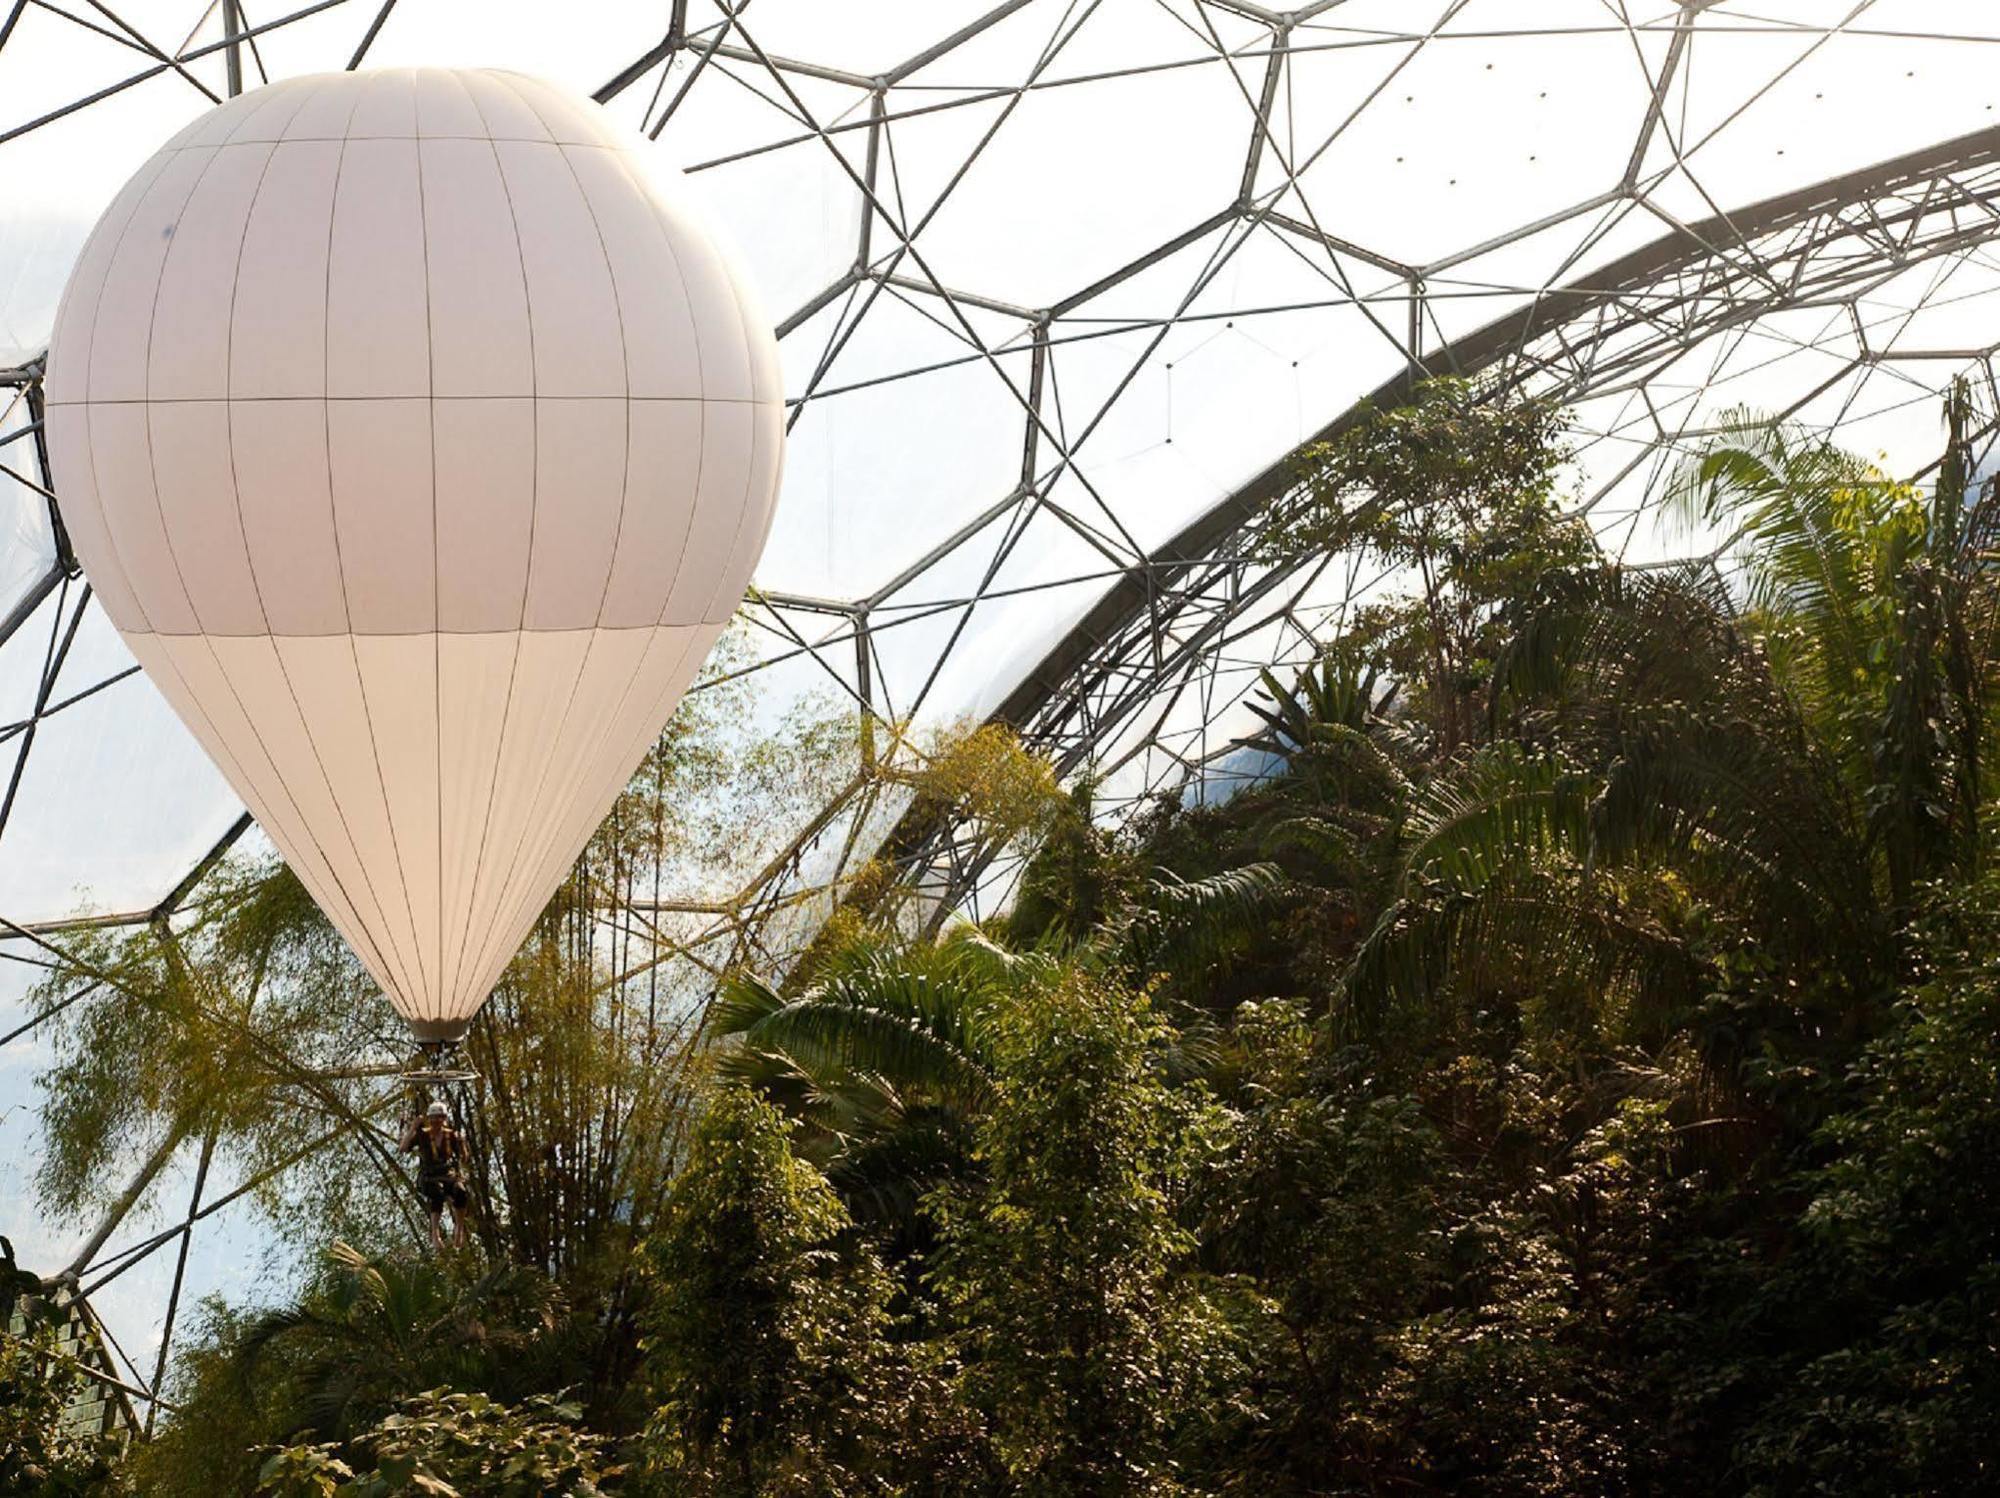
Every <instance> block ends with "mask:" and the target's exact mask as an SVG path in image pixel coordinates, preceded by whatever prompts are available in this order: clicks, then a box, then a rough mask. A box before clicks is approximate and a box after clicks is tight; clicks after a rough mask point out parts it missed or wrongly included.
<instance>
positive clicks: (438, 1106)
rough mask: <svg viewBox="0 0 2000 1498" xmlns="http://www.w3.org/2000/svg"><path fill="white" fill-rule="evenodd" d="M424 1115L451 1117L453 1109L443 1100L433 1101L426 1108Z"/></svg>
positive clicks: (427, 1116) (429, 1116)
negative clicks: (442, 1101)
mask: <svg viewBox="0 0 2000 1498" xmlns="http://www.w3.org/2000/svg"><path fill="white" fill-rule="evenodd" d="M424 1117H426V1118H449V1117H451V1111H450V1110H449V1109H448V1108H446V1107H445V1105H444V1104H443V1103H441V1102H437V1103H432V1104H431V1105H430V1107H428V1108H426V1109H424Z"/></svg>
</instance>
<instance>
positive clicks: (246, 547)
mask: <svg viewBox="0 0 2000 1498" xmlns="http://www.w3.org/2000/svg"><path fill="white" fill-rule="evenodd" d="M293 113H294V114H296V113H297V110H296V109H295V110H294V111H293ZM261 144H263V142H261V141H258V142H246V143H245V145H246V147H248V146H250V145H261ZM282 144H283V142H281V141H273V142H271V145H270V150H269V151H268V152H266V154H265V157H264V166H263V169H262V170H261V171H259V172H258V174H257V185H256V186H255V187H254V188H252V189H251V192H250V202H249V205H248V206H247V207H246V208H245V209H244V211H243V233H242V235H241V236H240V237H239V238H238V239H237V241H236V262H235V270H234V272H233V274H232V277H231V280H230V285H229V316H228V320H227V323H226V325H225V327H224V330H223V331H224V338H223V347H222V392H223V400H222V419H223V433H224V445H225V447H226V449H227V451H228V454H229V484H230V492H231V495H232V497H233V498H234V499H235V501H236V527H237V532H238V534H239V535H240V536H241V537H242V539H243V562H244V568H245V570H246V571H247V572H248V573H249V574H250V590H251V592H252V593H253V594H254V595H255V596H256V599H257V612H258V613H259V615H261V616H262V618H263V620H264V630H265V633H266V634H267V635H271V636H275V635H276V634H277V629H276V627H275V626H274V625H273V624H272V622H271V616H270V611H269V609H268V608H266V606H265V604H264V588H263V584H262V583H261V582H260V581H259V580H258V577H257V566H256V561H255V559H254V558H253V557H252V556H251V555H250V536H249V531H248V529H247V527H246V526H245V524H244V518H243V488H242V484H241V483H240V481H239V480H238V478H237V473H236V407H235V402H234V401H233V400H231V398H230V392H231V391H232V389H233V388H234V376H235V358H236V293H237V288H238V286H239V285H240V284H241V281H242V276H243V251H244V247H245V246H246V245H247V244H248V243H249V240H250V221H251V220H252V219H253V218H255V217H256V214H257V202H258V200H259V199H260V198H261V197H262V196H263V193H264V183H265V182H266V181H267V180H268V179H269V177H270V174H271V164H272V162H274V161H276V160H277V156H278V149H279V147H280V146H281V145H282ZM331 214H332V207H331V204H329V206H328V216H329V219H330V218H331ZM330 486H331V475H330V474H329V493H331V487H330ZM205 639H206V637H204V640H205ZM208 649H209V654H210V655H211V656H214V655H215V647H214V645H213V644H209V646H208ZM271 653H272V655H273V656H274V657H276V658H277V659H278V662H279V670H280V672H281V673H282V672H283V671H284V662H283V657H282V656H280V655H279V654H278V650H277V647H276V645H275V644H274V645H273V646H272V649H271ZM215 664H216V674H217V675H218V676H219V677H221V679H222V681H223V684H224V685H225V686H227V687H228V688H229V694H230V696H232V697H234V698H235V699H236V707H237V711H238V712H241V713H242V714H243V721H244V723H245V724H246V725H247V726H248V727H249V729H250V733H251V737H252V738H254V739H255V740H256V741H257V747H258V749H259V750H260V751H261V752H262V753H263V755H264V758H265V761H266V762H267V763H268V764H269V765H270V766H271V770H272V773H273V775H274V776H275V777H276V788H277V790H278V792H280V793H282V794H283V795H284V797H285V799H286V801H288V802H289V803H290V804H291V808H292V815H293V817H294V818H295V819H296V821H297V824H298V826H299V828H300V829H301V831H302V832H303V833H304V835H305V839H306V841H307V842H308V843H309V844H310V845H311V848H312V851H313V853H314V854H315V855H316V856H317V857H318V858H319V860H320V862H321V863H323V864H324V865H325V866H326V871H327V876H328V877H329V878H330V879H331V880H332V881H333V885H334V888H335V889H337V890H339V891H340V897H341V899H343V900H344V901H345V902H346V903H347V906H348V908H349V909H350V910H351V911H352V912H353V913H354V916H355V919H356V920H357V921H359V920H360V916H361V906H360V904H359V902H358V901H356V900H355V898H354V896H353V895H352V894H350V893H349V892H348V889H347V885H346V882H345V881H344V880H342V879H341V877H340V870H339V869H338V868H337V867H336V866H335V864H334V861H333V860H332V859H331V858H329V857H328V856H327V853H326V850H325V849H324V848H322V847H321V846H320V845H319V839H318V838H316V837H314V836H313V835H312V824H311V822H310V821H309V820H308V819H307V818H306V816H305V815H304V813H303V812H302V811H301V810H300V809H299V806H298V803H297V801H296V800H294V799H293V798H292V796H291V793H290V791H289V790H288V789H287V788H286V786H285V783H284V775H283V773H282V772H281V771H279V769H278V761H277V759H276V758H275V757H274V756H273V755H272V753H271V747H270V745H268V744H266V743H265V742H264V736H263V734H262V733H261V732H260V731H259V730H258V728H257V725H256V721H255V720H254V719H253V718H252V717H251V716H250V714H249V713H248V712H246V711H244V708H243V699H242V697H241V696H240V695H239V694H238V693H237V691H236V687H235V683H234V682H232V681H230V680H229V674H228V672H226V671H224V670H223V669H222V661H221V658H220V657H219V656H217V657H216V661H215ZM286 682H287V686H288V687H289V684H290V676H289V675H288V674H287V675H286ZM204 716H206V714H204ZM301 721H302V722H303V717H302V718H301ZM246 778H247V777H246ZM332 789H333V788H332V786H331V785H329V786H328V787H327V790H328V795H329V797H330V798H331V799H333V800H334V803H335V805H336V806H338V804H339V802H338V798H334V797H332ZM267 830H268V829H267ZM352 841H353V839H352V837H351V835H350V837H349V842H350V844H351V843H352ZM354 851H355V864H356V865H357V866H361V858H360V853H359V850H358V849H356V850H354ZM370 894H371V897H372V895H373V891H372V890H371V891H370ZM368 945H369V946H370V947H373V946H374V945H375V944H374V942H373V941H372V940H370V941H369V943H368ZM375 957H376V961H377V962H381V963H382V965H383V966H384V967H385V968H386V967H387V966H388V963H387V962H385V961H383V958H382V955H381V953H380V951H379V950H378V951H376V954H375Z"/></svg>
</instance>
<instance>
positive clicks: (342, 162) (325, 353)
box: [271, 83, 409, 1003]
mask: <svg viewBox="0 0 2000 1498" xmlns="http://www.w3.org/2000/svg"><path fill="white" fill-rule="evenodd" d="M332 86H333V85H332V84H330V83H329V84H322V85H321V86H320V92H322V93H324V92H325V91H326V90H327V89H328V88H330V87H332ZM359 104H360V100H359V98H357V99H356V100H355V101H354V103H352V104H349V105H348V107H347V119H346V121H345V122H344V123H343V124H342V126H341V133H340V143H339V150H338V152H337V154H336V155H335V157H334V167H333V191H332V193H331V194H330V195H329V197H328V200H327V213H326V284H325V291H324V294H323V296H322V298H321V308H320V317H321V333H320V413H321V417H322V419H323V420H324V422H325V437H326V506H327V522H328V526H329V529H330V530H331V533H332V536H333V557H334V578H335V581H336V582H337V583H338V584H339V586H340V617H341V620H342V622H343V623H345V625H346V626H347V628H346V630H345V633H346V634H347V636H348V637H349V639H350V640H352V638H353V635H354V614H353V611H352V609H351V608H350V607H349V605H348V601H347V566H346V560H345V558H344V557H342V555H341V549H340V506H339V501H338V500H337V499H336V498H335V496H334V481H333V403H332V400H331V398H330V397H331V394H332V381H333V226H334V223H335V221H336V220H337V219H338V218H339V216H340V179H341V176H342V174H343V173H344V171H345V170H346V167H347V131H348V129H349V128H351V127H352V125H353V123H354V111H355V109H356V108H357V107H358V106H359ZM300 107H301V108H303V107H304V106H303V105H301V106H300ZM271 655H272V658H273V659H274V660H276V661H277V663H278V675H279V676H280V677H281V678H282V679H283V681H284V683H285V690H286V692H287V693H289V694H290V696H291V699H292V711H293V712H294V713H296V714H298V719H299V727H300V729H301V730H302V731H303V732H304V734H305V740H306V744H307V746H308V747H309V748H310V749H311V750H312V755H313V764H314V765H315V766H316V767H317V768H318V770H319V776H320V780H321V782H322V783H323V784H324V785H325V786H326V798H327V801H328V802H329V803H330V804H331V805H332V807H333V813H334V816H335V817H336V818H338V819H339V822H340V830H341V832H342V833H344V834H345V835H346V838H347V847H348V851H349V852H351V853H352V854H353V855H354V866H355V867H356V868H357V869H359V870H360V871H361V882H362V883H363V884H364V885H366V886H367V889H368V899H369V903H370V904H372V905H373V906H374V907H375V914H376V916H377V917H378V918H379V919H380V920H381V922H382V942H383V945H384V946H385V947H386V948H387V949H388V950H389V951H391V952H393V953H394V954H395V956H396V961H395V963H394V964H393V965H392V964H390V963H388V962H387V961H386V960H385V962H384V966H393V968H394V970H395V972H396V976H397V977H398V978H399V979H400V980H401V981H402V982H403V983H404V984H405V985H407V984H408V983H409V970H408V962H407V959H405V958H404V957H403V954H402V950H401V947H400V944H398V943H397V941H396V939H395V938H396V933H395V930H394V928H393V926H392V925H391V924H390V921H389V908H388V906H387V905H385V904H384V903H383V901H382V896H381V895H380V894H379V893H378V892H377V891H376V889H375V881H374V880H373V879H372V878H370V877H369V873H368V863H367V860H365V859H364V858H362V856H361V844H360V843H359V842H357V841H356V840H355V837H354V829H353V827H352V826H350V825H349V824H348V820H347V811H346V809H345V808H344V807H342V806H341V804H340V792H339V791H337V790H336V789H334V784H333V776H331V775H330V774H328V773H327V768H326V760H325V758H324V757H323V756H322V755H321V754H320V752H319V744H318V742H317V741H316V740H315V739H314V738H313V734H312V727H311V724H310V722H309V721H308V719H307V718H306V710H305V704H304V703H303V702H301V701H300V700H299V688H298V683H297V682H295V681H293V680H292V672H291V668H290V667H289V666H288V665H286V663H285V655H284V652H283V651H281V650H279V649H278V646H277V637H276V636H273V637H272V643H271ZM357 675H358V668H357ZM371 738H372V735H371ZM322 856H324V854H323V853H322ZM327 862H328V865H329V866H331V864H332V860H331V859H328V860H327ZM394 997H395V996H394V995H390V996H389V998H390V1001H391V1002H392V1003H393V1002H394Z"/></svg>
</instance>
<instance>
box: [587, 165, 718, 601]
mask: <svg viewBox="0 0 2000 1498" xmlns="http://www.w3.org/2000/svg"><path fill="white" fill-rule="evenodd" d="M629 154H630V153H629V152H627V151H614V152H612V153H611V157H612V160H613V161H614V162H616V163H617V166H618V169H619V170H620V171H621V172H623V173H624V176H625V181H626V184H627V185H628V186H629V187H630V188H631V189H632V192H633V195H634V196H636V197H637V198H638V200H639V207H640V208H641V210H642V211H643V212H644V215H645V217H646V219H647V220H648V221H649V222H650V223H651V224H652V226H653V230H654V232H655V233H657V234H658V235H659V236H660V245H661V247H662V248H663V249H665V250H666V252H667V259H668V260H670V261H672V262H673V267H674V279H675V280H676V281H678V282H679V283H680V288H681V302H682V303H683V304H684V305H685V306H686V307H687V313H688V333H689V335H690V338H691V341H692V342H693V344H694V369H695V411H696V418H697V419H696V422H695V448H694V490H693V492H692V493H691V494H690V495H689V497H688V512H687V528H686V529H685V530H683V531H682V532H681V549H680V559H679V561H677V562H676V563H675V564H674V575H673V576H672V577H671V578H669V579H668V581H667V586H666V590H665V592H664V594H663V595H662V597H661V599H660V612H659V613H658V614H657V615H656V616H655V617H654V619H653V623H654V625H655V626H659V625H663V624H665V623H666V622H667V605H668V604H669V603H671V602H672V601H673V596H674V589H675V588H677V587H678V586H680V580H681V573H682V572H683V571H684V570H685V569H686V567H687V543H688V537H690V536H692V535H693V534H694V518H695V516H696V515H697V514H698V513H700V510H701V476H702V473H703V471H704V469H705V468H706V466H707V463H708V360H707V358H706V356H705V355H704V354H703V353H702V347H701V319H700V318H699V317H697V316H696V315H695V310H694V293H693V292H692V291H690V290H689V289H688V282H687V272H686V271H684V270H682V269H681V257H680V253H679V247H678V246H677V245H675V243H674V237H673V235H672V234H670V233H668V232H667V224H666V220H665V219H663V218H661V217H660V213H659V205H658V204H656V203H655V202H654V201H653V198H652V195H651V194H650V193H648V192H647V191H646V184H645V182H644V180H643V179H641V178H640V176H639V175H638V173H637V172H636V171H634V170H633V168H632V167H631V166H630V165H628V164H627V162H626V159H625V158H626V157H627V156H628V155H629ZM695 622H696V623H700V622H701V621H700V620H696V621H695Z"/></svg>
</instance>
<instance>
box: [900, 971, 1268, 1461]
mask: <svg viewBox="0 0 2000 1498" xmlns="http://www.w3.org/2000/svg"><path fill="white" fill-rule="evenodd" d="M1166 1038H1167V1037H1166V1032H1165V1027H1164V1026H1163V1025H1162V1024H1161V1022H1160V1020H1159V1019H1158V1018H1157V1017H1156V1016H1155V1015H1154V1014H1153V1013H1152V1012H1151V1009H1150V1006H1149V1005H1148V1003H1147V1001H1146V999H1145V997H1144V996H1143V995H1141V994H1139V993H1136V992H1133V991H1132V990H1130V989H1129V988H1126V987H1125V986H1123V985H1122V984H1120V983H1118V982H1116V981H1113V980H1110V979H1107V978H1104V977H1101V976H1094V975H1091V974H1090V973H1088V972H1086V971H1084V970H1081V969H1078V968H1068V969H1065V970H1063V971H1061V972H1059V973H1058V974H1056V975H1055V976H1054V977H1052V978H1051V979H1050V980H1049V981H1047V982H1044V983H1038V984H1034V985H1031V986H1029V987H1028V988H1026V989H1025V990H1024V991H1023V992H1021V993H1020V994H1018V995H1017V996H1016V997H1015V998H1014V1000H1013V1002H1011V1003H1010V1004H1009V1005H1007V1006H1006V1007H1005V1008H1004V1009H1003V1010H1002V1011H1001V1012H1000V1014H999V1016H998V1017H997V1018H996V1020H995V1045H996V1054H997V1056H998V1059H999V1063H1000V1076H1001V1082H1000V1085H999V1090H998V1093H997V1096H996V1100H995V1103H994V1106H993V1108H992V1110H991V1111H990V1112H989V1113H988V1114H987V1115H986V1116H985V1118H984V1119H983V1120H982V1121H981V1123H980V1126H979V1129H978V1143H977V1146H976V1149H975V1151H974V1158H975V1160H976V1162H977V1164H978V1166H979V1168H980V1175H979V1179H978V1181H977V1183H976V1184H973V1185H970V1186H967V1187H963V1188H960V1189H958V1190H947V1191H944V1192H941V1193H940V1194H939V1196H938V1197H937V1198H936V1199H935V1200H934V1203H933V1207H932V1210H933V1211H934V1212H935V1213H936V1214H937V1216H938V1218H939V1221H940V1223H941V1243H940V1248H939V1254H938V1260H937V1267H936V1270H935V1272H934V1274H933V1284H934V1286H935V1289H936V1292H937V1295H938V1297H939V1300H940V1302H941V1314H942V1315H943V1316H944V1317H945V1318H946V1320H947V1321H948V1322H949V1324H951V1325H952V1326H953V1327H954V1328H955V1337H956V1340H957V1344H958V1346H959V1347H960V1348H961V1349H962V1356H963V1359H964V1365H965V1366H964V1373H963V1387H964V1391H965V1392H964V1397H965V1399H966V1402H967V1403H968V1404H969V1405H970V1406H971V1407H973V1408H975V1409H978V1410H981V1411H983V1412H985V1413H986V1415H987V1417H988V1419H989V1421H990V1425H991V1431H992V1439H993V1443H994V1446H995V1448H996V1449H997V1450H998V1452H999V1454H1000V1457H1001V1460H1002V1461H1003V1462H1004V1464H1005V1466H1006V1470H1007V1472H1008V1474H1009V1476H1010V1478H1011V1480H1012V1484H1013V1490H1015V1491H1020V1492H1033V1493H1039V1494H1048V1495H1051V1498H1059V1495H1078V1498H1080V1495H1086V1494H1088V1495H1114V1494H1126V1493H1164V1492H1171V1491H1174V1490H1176V1488H1177V1486H1178V1484H1179V1467H1180V1460H1179V1456H1180V1453H1179V1447H1180V1443H1181V1442H1182V1441H1184V1440H1186V1439H1188V1438H1190V1437H1192V1436H1193V1435H1194V1434H1195V1429H1194V1428H1195V1427H1197V1426H1199V1425H1200V1423H1201V1422H1202V1420H1203V1419H1204V1418H1205V1416H1206V1414H1207V1412H1208V1410H1209V1408H1210V1401H1211V1399H1212V1397H1213V1394H1214V1390H1215V1388H1216V1386H1217V1385H1218V1384H1221V1383H1226V1382H1227V1381H1228V1379H1229V1378H1230V1376H1231V1374H1232V1372H1233V1368H1232V1365H1231V1359H1232V1357H1233V1354H1234V1341H1233V1337H1232V1334H1231V1332H1230V1329H1229V1326H1228V1323H1227V1321H1226V1318H1225V1317H1224V1316H1223V1314H1222V1312H1221V1310H1220V1308H1219V1307H1218V1304H1217V1302H1216V1300H1215V1298H1214V1297H1213V1296H1212V1295H1211V1293H1210V1291H1209V1288H1208V1287H1207V1285H1206V1284H1205V1282H1204V1281H1203V1280H1202V1279H1201V1278H1200V1277H1199V1276H1198V1275H1196V1274H1194V1273H1193V1272H1192V1270H1193V1264H1192V1259H1193V1253H1194V1247H1195V1240H1194V1236H1193V1234H1192V1233H1191V1232H1190V1231H1189V1229H1188V1228H1187V1227H1186V1226H1185V1225H1184V1223H1183V1221H1182V1219H1181V1215H1180V1209H1181V1206H1182V1203H1183V1200H1184V1198H1185V1196H1186V1193H1187V1192H1188V1190H1189V1187H1190V1183H1191V1181H1192V1179H1193V1177H1194V1176H1195V1174H1196V1173H1197V1172H1198V1171H1200V1170H1201V1169H1202V1168H1203V1165H1204V1164H1205V1157H1206V1156H1207V1154H1208V1153H1209V1152H1210V1151H1212V1150H1215V1149H1217V1148H1219V1147H1220V1144H1221V1140H1220V1138H1219V1135H1218V1130H1219V1127H1220V1119H1219V1118H1218V1116H1217V1115H1216V1113H1215V1112H1214V1111H1213V1110H1212V1109H1211V1108H1210V1107H1209V1106H1208V1105H1206V1104H1205V1103H1204V1102H1203V1101H1202V1099H1201V1097H1200V1095H1199V1093H1198V1092H1194V1093H1191V1092H1184V1091H1181V1090H1178V1089H1176V1088H1174V1087H1172V1086H1171V1085H1170V1084H1169V1083H1168V1082H1167V1081H1166V1079H1165V1077H1164V1076H1163V1075H1162V1072H1161V1070H1160V1068H1159V1064H1158V1063H1159V1056H1158V1051H1159V1049H1160V1048H1161V1046H1162V1045H1163V1043H1164V1042H1165V1040H1166Z"/></svg>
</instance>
